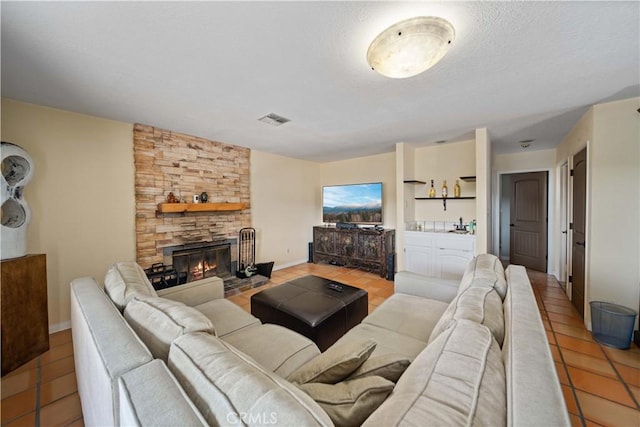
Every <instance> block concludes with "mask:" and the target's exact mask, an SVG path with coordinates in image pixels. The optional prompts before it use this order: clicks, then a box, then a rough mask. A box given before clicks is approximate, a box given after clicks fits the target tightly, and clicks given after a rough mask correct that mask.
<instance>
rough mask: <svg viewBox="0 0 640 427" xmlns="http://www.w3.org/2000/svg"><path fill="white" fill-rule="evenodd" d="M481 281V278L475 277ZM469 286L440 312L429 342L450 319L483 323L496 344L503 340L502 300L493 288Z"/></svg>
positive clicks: (447, 325)
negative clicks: (440, 314) (440, 315)
mask: <svg viewBox="0 0 640 427" xmlns="http://www.w3.org/2000/svg"><path fill="white" fill-rule="evenodd" d="M476 281H482V279H476ZM474 283H475V281H474V282H472V284H471V286H470V287H468V288H467V289H465V290H464V291H462V292H461V293H460V294H459V295H458V296H457V297H455V299H454V300H453V301H451V304H449V307H447V309H446V310H445V312H444V313H443V314H442V317H441V318H440V320H439V321H438V323H437V324H436V326H435V327H434V328H433V332H431V337H430V338H429V342H431V341H433V340H434V339H436V338H437V337H438V335H440V334H441V333H442V332H443V331H444V330H445V329H447V328H448V327H449V326H450V322H451V321H452V320H460V319H466V320H472V321H474V322H476V323H480V324H483V325H484V326H486V327H487V328H489V330H490V331H491V333H492V334H493V336H494V337H495V339H496V341H498V345H500V347H502V342H503V341H504V312H503V308H502V300H501V299H500V297H499V296H498V294H497V293H496V291H495V290H494V289H493V288H489V287H483V286H480V287H476V286H474Z"/></svg>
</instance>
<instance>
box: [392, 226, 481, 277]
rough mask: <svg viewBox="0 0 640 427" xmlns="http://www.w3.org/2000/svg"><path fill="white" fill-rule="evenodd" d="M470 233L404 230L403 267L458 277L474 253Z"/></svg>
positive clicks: (424, 272) (417, 271) (419, 272)
mask: <svg viewBox="0 0 640 427" xmlns="http://www.w3.org/2000/svg"><path fill="white" fill-rule="evenodd" d="M475 248H476V239H475V236H473V235H451V234H446V233H430V232H421V231H405V234H404V252H405V255H404V262H405V270H407V271H411V272H414V273H418V274H423V275H425V276H431V277H441V278H443V279H461V278H462V275H463V274H464V270H465V269H466V267H467V264H468V263H469V261H471V260H472V259H473V257H474V256H475Z"/></svg>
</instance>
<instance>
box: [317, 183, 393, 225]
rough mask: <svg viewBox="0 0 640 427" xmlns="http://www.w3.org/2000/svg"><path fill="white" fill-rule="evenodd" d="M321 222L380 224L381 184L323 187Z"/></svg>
mask: <svg viewBox="0 0 640 427" xmlns="http://www.w3.org/2000/svg"><path fill="white" fill-rule="evenodd" d="M322 221H323V222H330V223H338V222H350V223H354V224H382V183H381V182H376V183H370V184H350V185H331V186H326V187H323V188H322Z"/></svg>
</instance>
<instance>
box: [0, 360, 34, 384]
mask: <svg viewBox="0 0 640 427" xmlns="http://www.w3.org/2000/svg"><path fill="white" fill-rule="evenodd" d="M37 367H38V358H37V357H35V358H33V359H31V360H30V361H28V362H27V363H25V364H24V365H22V366H20V367H18V368H16V369H14V370H13V371H11V372H9V373H8V374H6V375H5V376H4V377H2V378H3V379H4V378H6V377H10V376H12V375H17V374H20V373H22V372H24V371H30V370H32V369H36V368H37Z"/></svg>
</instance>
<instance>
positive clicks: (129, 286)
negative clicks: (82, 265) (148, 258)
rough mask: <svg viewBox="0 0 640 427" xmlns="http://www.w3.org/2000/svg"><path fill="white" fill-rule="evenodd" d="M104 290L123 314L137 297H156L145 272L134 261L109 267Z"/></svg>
mask: <svg viewBox="0 0 640 427" xmlns="http://www.w3.org/2000/svg"><path fill="white" fill-rule="evenodd" d="M104 289H105V291H106V292H107V295H109V298H111V301H113V303H114V304H115V305H116V307H118V309H119V310H120V311H121V312H122V311H123V310H124V308H125V307H126V306H127V304H128V303H129V301H131V299H132V298H133V297H134V296H136V295H149V296H156V291H155V289H153V285H151V282H150V281H149V279H148V278H147V275H146V274H144V270H143V269H142V267H140V266H139V265H138V264H137V263H135V262H133V261H126V262H117V263H115V264H113V265H112V266H111V267H109V269H108V270H107V275H106V276H105V278H104Z"/></svg>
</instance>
